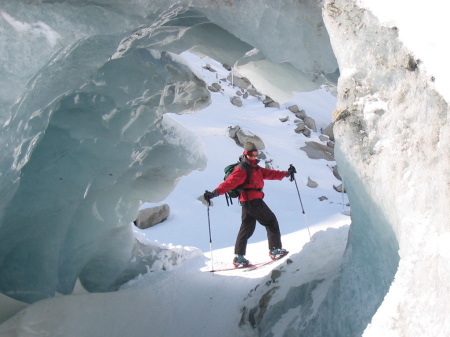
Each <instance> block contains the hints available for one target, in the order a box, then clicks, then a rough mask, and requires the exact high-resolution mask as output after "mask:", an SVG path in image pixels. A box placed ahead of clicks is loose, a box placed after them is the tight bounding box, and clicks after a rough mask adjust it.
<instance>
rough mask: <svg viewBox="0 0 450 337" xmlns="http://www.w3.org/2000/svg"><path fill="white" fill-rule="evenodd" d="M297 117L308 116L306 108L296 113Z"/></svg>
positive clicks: (303, 117)
mask: <svg viewBox="0 0 450 337" xmlns="http://www.w3.org/2000/svg"><path fill="white" fill-rule="evenodd" d="M294 114H295V117H297V118H300V119H301V120H303V119H305V118H306V112H305V110H300V111H297V112H295V113H294Z"/></svg>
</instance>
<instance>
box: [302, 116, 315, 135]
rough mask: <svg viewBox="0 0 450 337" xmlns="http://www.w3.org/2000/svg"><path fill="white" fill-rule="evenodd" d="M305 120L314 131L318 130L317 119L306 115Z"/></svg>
mask: <svg viewBox="0 0 450 337" xmlns="http://www.w3.org/2000/svg"><path fill="white" fill-rule="evenodd" d="M303 121H304V122H305V125H306V126H307V127H308V128H309V129H310V130H313V131H314V132H317V127H316V121H315V120H314V118H312V117H309V116H306V117H305V118H304V119H303Z"/></svg>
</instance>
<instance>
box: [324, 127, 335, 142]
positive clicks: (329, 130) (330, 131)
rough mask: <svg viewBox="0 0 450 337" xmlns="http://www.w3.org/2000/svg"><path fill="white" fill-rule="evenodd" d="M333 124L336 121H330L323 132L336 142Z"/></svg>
mask: <svg viewBox="0 0 450 337" xmlns="http://www.w3.org/2000/svg"><path fill="white" fill-rule="evenodd" d="M333 126H334V123H330V124H329V125H328V126H327V127H326V128H325V129H324V130H323V131H322V133H323V134H324V135H325V136H328V138H330V140H332V141H333V142H334V132H333Z"/></svg>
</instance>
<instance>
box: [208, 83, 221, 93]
mask: <svg viewBox="0 0 450 337" xmlns="http://www.w3.org/2000/svg"><path fill="white" fill-rule="evenodd" d="M208 90H209V91H212V92H219V91H220V90H222V87H221V85H220V84H219V83H213V84H211V85H210V86H208Z"/></svg>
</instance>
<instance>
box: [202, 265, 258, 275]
mask: <svg viewBox="0 0 450 337" xmlns="http://www.w3.org/2000/svg"><path fill="white" fill-rule="evenodd" d="M258 265H259V263H256V264H254V263H252V264H249V265H248V266H242V267H233V268H223V269H214V270H208V271H209V272H210V273H214V272H216V271H229V270H238V269H247V268H253V267H256V266H258Z"/></svg>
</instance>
